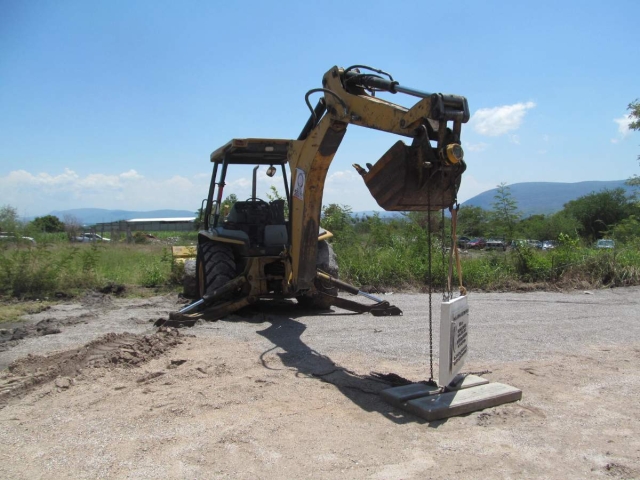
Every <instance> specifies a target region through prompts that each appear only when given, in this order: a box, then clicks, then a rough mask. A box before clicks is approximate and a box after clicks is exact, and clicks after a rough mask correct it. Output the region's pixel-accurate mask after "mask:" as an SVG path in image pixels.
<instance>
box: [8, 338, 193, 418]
mask: <svg viewBox="0 0 640 480" xmlns="http://www.w3.org/2000/svg"><path fill="white" fill-rule="evenodd" d="M184 338H185V335H181V334H180V332H179V331H178V330H176V329H172V328H160V329H159V330H158V331H157V332H156V333H154V334H153V335H141V334H130V333H108V334H106V335H103V336H102V337H100V338H98V339H96V340H94V341H92V342H89V343H88V344H86V345H84V346H82V347H80V348H76V349H73V350H67V351H64V352H59V353H54V354H51V355H46V356H40V355H28V356H27V357H25V358H22V359H19V360H16V361H15V362H13V363H12V364H10V365H9V368H8V369H7V371H5V372H2V374H0V409H2V408H4V407H5V406H7V405H8V404H9V403H11V402H12V401H14V400H16V399H20V398H22V397H24V396H25V395H26V394H28V393H29V392H31V391H32V390H33V389H35V388H36V387H38V386H40V385H43V384H45V383H48V382H51V381H54V380H55V381H56V384H58V383H59V384H60V385H59V386H60V387H61V388H68V387H69V386H70V385H71V384H72V382H73V378H74V377H76V376H78V375H79V374H80V373H81V372H82V370H83V369H85V368H109V367H119V368H131V367H137V366H139V365H142V364H144V363H146V362H148V361H149V360H151V359H153V358H156V357H158V356H160V355H162V354H164V353H166V352H167V351H168V350H170V349H172V348H174V347H176V346H177V345H180V344H181V343H182V342H183V339H184Z"/></svg>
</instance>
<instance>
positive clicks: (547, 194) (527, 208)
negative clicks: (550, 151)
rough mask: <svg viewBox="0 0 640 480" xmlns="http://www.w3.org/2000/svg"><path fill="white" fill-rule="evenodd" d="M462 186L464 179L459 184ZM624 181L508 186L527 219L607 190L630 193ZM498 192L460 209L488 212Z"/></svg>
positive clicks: (474, 199) (493, 192)
mask: <svg viewBox="0 0 640 480" xmlns="http://www.w3.org/2000/svg"><path fill="white" fill-rule="evenodd" d="M462 181H463V182H464V179H463V180H462ZM625 181H626V180H611V181H592V182H576V183H555V182H524V183H514V184H513V185H509V186H508V187H509V191H510V192H511V196H512V198H513V199H514V200H515V201H516V202H518V209H519V210H520V211H521V212H522V214H523V215H524V216H525V217H527V216H529V215H537V214H545V215H548V214H551V213H555V212H558V211H560V210H562V208H563V207H564V204H565V203H567V202H570V201H571V200H575V199H576V198H579V197H583V196H585V195H588V194H590V193H593V192H600V191H602V190H605V189H608V190H613V189H614V188H623V189H625V190H627V191H628V192H631V190H632V189H631V187H629V186H627V185H625ZM497 191H498V189H497V188H494V189H492V190H487V191H486V192H483V193H481V194H480V195H476V196H475V197H473V198H470V199H469V200H467V201H466V202H463V203H462V205H463V206H465V207H467V206H474V207H482V208H484V209H485V210H491V209H492V208H493V207H492V206H491V204H492V203H494V202H495V201H496V200H495V198H494V197H495V195H496V193H497Z"/></svg>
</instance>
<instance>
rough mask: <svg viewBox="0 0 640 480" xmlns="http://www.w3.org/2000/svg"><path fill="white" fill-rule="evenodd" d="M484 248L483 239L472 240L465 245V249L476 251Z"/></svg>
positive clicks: (485, 242) (485, 244) (484, 242)
mask: <svg viewBox="0 0 640 480" xmlns="http://www.w3.org/2000/svg"><path fill="white" fill-rule="evenodd" d="M486 246H487V241H486V240H485V239H484V238H474V239H471V240H470V241H469V242H468V243H467V248H476V249H478V250H481V249H483V248H485V247H486Z"/></svg>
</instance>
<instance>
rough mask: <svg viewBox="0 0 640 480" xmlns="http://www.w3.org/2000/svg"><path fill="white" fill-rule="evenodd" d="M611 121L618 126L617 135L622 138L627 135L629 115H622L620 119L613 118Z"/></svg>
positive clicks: (629, 121)
mask: <svg viewBox="0 0 640 480" xmlns="http://www.w3.org/2000/svg"><path fill="white" fill-rule="evenodd" d="M613 121H614V122H615V123H617V124H618V133H619V134H620V135H621V136H622V137H623V138H624V137H626V136H627V135H629V123H631V115H623V116H621V117H620V118H614V119H613Z"/></svg>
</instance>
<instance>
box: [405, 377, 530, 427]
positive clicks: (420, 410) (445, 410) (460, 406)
mask: <svg viewBox="0 0 640 480" xmlns="http://www.w3.org/2000/svg"><path fill="white" fill-rule="evenodd" d="M521 398H522V391H521V390H518V389H517V388H515V387H511V386H509V385H504V384H502V383H488V384H486V385H479V386H477V387H472V388H465V389H463V390H457V391H454V392H447V393H441V394H438V395H429V396H427V397H421V398H416V399H414V400H409V401H408V402H407V403H406V405H405V406H404V408H405V409H406V410H407V411H409V412H411V413H413V414H414V415H417V416H419V417H422V418H424V419H425V420H428V421H433V420H441V419H443V418H449V417H454V416H456V415H464V414H466V413H471V412H476V411H478V410H484V409H485V408H489V407H495V406H498V405H502V404H504V403H509V402H515V401H518V400H520V399H521Z"/></svg>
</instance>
